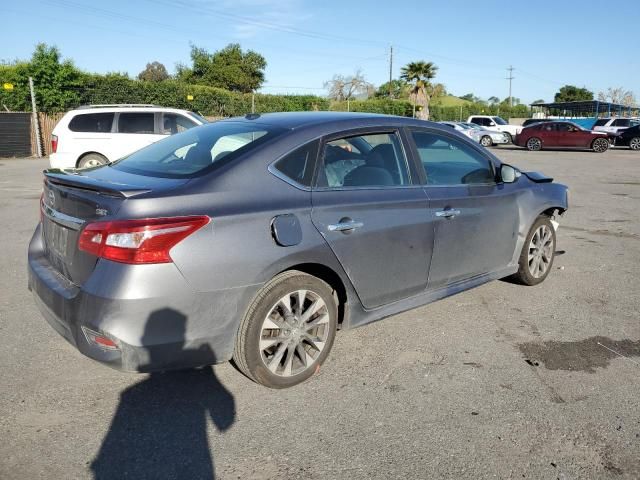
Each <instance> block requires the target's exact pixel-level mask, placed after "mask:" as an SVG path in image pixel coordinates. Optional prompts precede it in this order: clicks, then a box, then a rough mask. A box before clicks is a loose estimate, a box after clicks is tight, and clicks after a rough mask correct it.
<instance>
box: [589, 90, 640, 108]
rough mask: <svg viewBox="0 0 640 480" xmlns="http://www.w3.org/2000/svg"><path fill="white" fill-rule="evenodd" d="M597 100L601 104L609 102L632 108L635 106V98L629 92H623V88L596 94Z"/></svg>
mask: <svg viewBox="0 0 640 480" xmlns="http://www.w3.org/2000/svg"><path fill="white" fill-rule="evenodd" d="M598 100H599V101H601V102H611V103H618V104H621V105H624V106H626V107H633V106H635V105H636V97H635V95H634V94H633V92H632V91H631V90H625V89H624V88H623V87H617V88H611V87H609V88H608V89H607V91H606V92H600V93H598Z"/></svg>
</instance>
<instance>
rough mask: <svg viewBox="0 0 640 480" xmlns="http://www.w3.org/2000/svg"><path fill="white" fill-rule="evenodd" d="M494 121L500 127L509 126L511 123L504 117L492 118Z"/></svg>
mask: <svg viewBox="0 0 640 480" xmlns="http://www.w3.org/2000/svg"><path fill="white" fill-rule="evenodd" d="M492 118H493V121H494V122H496V123H497V124H498V125H509V123H508V122H507V121H506V120H505V119H504V118H502V117H492Z"/></svg>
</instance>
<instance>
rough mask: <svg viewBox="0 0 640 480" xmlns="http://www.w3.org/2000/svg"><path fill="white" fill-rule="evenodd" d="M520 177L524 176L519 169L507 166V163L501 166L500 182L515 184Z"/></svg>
mask: <svg viewBox="0 0 640 480" xmlns="http://www.w3.org/2000/svg"><path fill="white" fill-rule="evenodd" d="M520 175H522V174H521V173H520V170H518V169H517V168H515V167H512V166H511V165H507V164H506V163H503V164H502V165H500V180H502V182H504V183H514V182H516V181H517V180H518V179H519V178H520Z"/></svg>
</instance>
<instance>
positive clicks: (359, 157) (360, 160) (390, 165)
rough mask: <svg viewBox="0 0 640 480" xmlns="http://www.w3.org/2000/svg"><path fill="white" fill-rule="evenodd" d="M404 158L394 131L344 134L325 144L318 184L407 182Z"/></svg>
mask: <svg viewBox="0 0 640 480" xmlns="http://www.w3.org/2000/svg"><path fill="white" fill-rule="evenodd" d="M408 184H409V174H408V172H407V162H406V159H405V157H404V153H403V151H402V147H401V144H400V139H399V138H398V136H397V135H396V134H394V133H381V134H372V135H360V136H355V137H346V138H342V139H339V140H334V141H332V142H328V143H327V144H326V145H325V147H324V152H323V166H322V168H321V169H320V175H319V178H318V186H319V187H330V188H341V187H376V186H397V185H408Z"/></svg>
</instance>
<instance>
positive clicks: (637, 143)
mask: <svg viewBox="0 0 640 480" xmlns="http://www.w3.org/2000/svg"><path fill="white" fill-rule="evenodd" d="M629 148H630V149H631V150H640V137H633V138H632V139H631V140H629Z"/></svg>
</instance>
